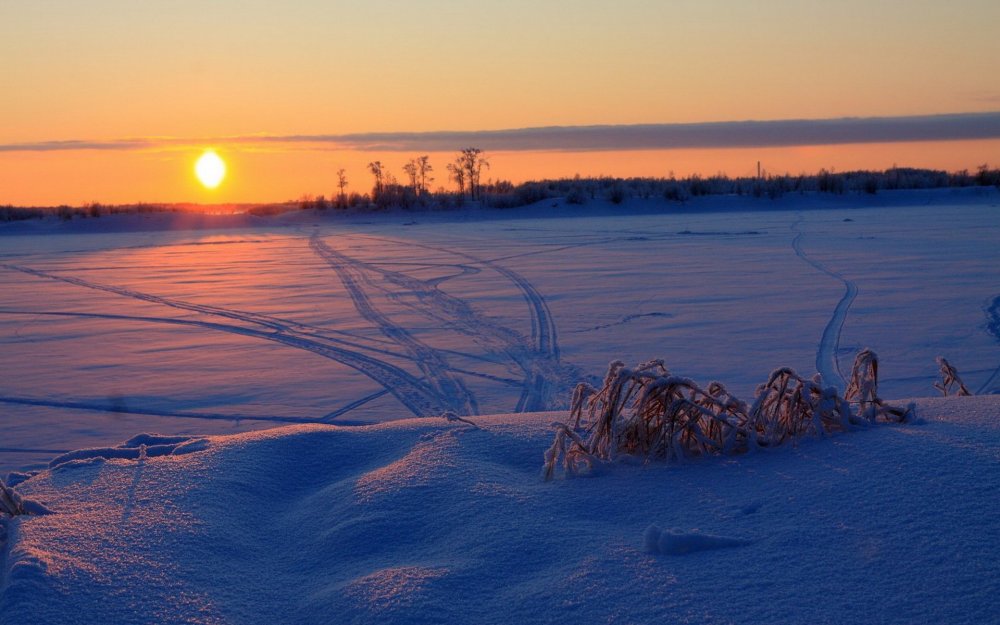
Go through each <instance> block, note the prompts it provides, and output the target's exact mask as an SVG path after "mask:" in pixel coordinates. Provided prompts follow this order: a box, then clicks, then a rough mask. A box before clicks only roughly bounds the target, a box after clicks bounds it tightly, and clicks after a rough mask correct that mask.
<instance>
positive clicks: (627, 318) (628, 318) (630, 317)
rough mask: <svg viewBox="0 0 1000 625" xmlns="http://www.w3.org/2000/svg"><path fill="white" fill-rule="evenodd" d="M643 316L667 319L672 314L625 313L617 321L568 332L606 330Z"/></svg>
mask: <svg viewBox="0 0 1000 625" xmlns="http://www.w3.org/2000/svg"><path fill="white" fill-rule="evenodd" d="M643 317H665V318H668V319H669V318H671V317H673V315H672V314H670V313H665V312H651V313H636V314H633V315H625V316H624V317H622V318H621V319H619V320H618V321H615V322H614V323H605V324H602V325H599V326H594V327H592V328H582V329H580V330H570V331H569V332H571V333H574V334H579V333H581V332H595V331H597V330H606V329H608V328H614V327H616V326H621V325H625V324H627V323H631V322H632V321H635V320H636V319H642V318H643Z"/></svg>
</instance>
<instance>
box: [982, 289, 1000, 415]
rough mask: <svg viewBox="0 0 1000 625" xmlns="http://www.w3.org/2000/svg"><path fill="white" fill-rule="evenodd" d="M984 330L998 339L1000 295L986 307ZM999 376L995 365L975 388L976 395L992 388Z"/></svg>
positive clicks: (999, 331) (999, 370)
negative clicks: (991, 373) (985, 378)
mask: <svg viewBox="0 0 1000 625" xmlns="http://www.w3.org/2000/svg"><path fill="white" fill-rule="evenodd" d="M985 311H986V331H987V332H988V333H990V334H992V335H993V337H994V338H996V339H997V340H998V341H1000V295H997V296H996V297H994V298H993V301H991V302H990V304H989V306H987V307H986V309H985ZM997 378H1000V367H997V368H996V369H995V370H994V371H993V375H991V376H990V377H989V378H988V379H987V380H986V381H985V382H983V385H982V386H980V387H979V389H978V390H976V395H982V394H983V393H988V392H990V391H991V390H992V387H993V383H994V382H995V381H996V380H997Z"/></svg>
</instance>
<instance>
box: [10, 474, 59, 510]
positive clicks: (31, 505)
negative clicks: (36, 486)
mask: <svg viewBox="0 0 1000 625" xmlns="http://www.w3.org/2000/svg"><path fill="white" fill-rule="evenodd" d="M51 513H52V511H51V510H49V509H48V508H46V507H45V506H44V505H42V504H40V503H38V502H37V501H33V500H31V499H24V498H23V497H21V495H20V494H18V492H17V491H16V490H14V489H13V488H12V487H10V486H7V483H6V482H4V481H3V480H2V479H0V520H3V518H4V517H5V516H9V517H15V516H22V515H26V514H36V515H38V514H51Z"/></svg>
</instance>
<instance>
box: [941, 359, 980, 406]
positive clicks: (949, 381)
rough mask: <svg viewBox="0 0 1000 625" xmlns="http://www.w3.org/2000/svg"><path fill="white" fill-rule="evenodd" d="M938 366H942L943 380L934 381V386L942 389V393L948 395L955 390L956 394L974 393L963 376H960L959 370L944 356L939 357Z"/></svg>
mask: <svg viewBox="0 0 1000 625" xmlns="http://www.w3.org/2000/svg"><path fill="white" fill-rule="evenodd" d="M937 364H938V367H940V368H941V381H940V382H935V383H934V388H936V389H937V390H939V391H941V394H942V395H944V396H945V397H947V396H948V395H949V394H950V393H952V392H954V393H955V395H972V393H971V392H970V391H969V389H967V388H966V387H965V383H964V382H962V378H960V377H958V371H956V370H955V367H953V366H951V363H949V362H948V361H947V360H945V359H944V357H943V356H938V357H937Z"/></svg>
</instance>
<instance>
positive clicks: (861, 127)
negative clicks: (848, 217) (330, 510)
mask: <svg viewBox="0 0 1000 625" xmlns="http://www.w3.org/2000/svg"><path fill="white" fill-rule="evenodd" d="M996 138H1000V112H990V113H958V114H949V115H921V116H909V117H845V118H840V119H792V120H775V121H734V122H706V123H697V124H636V125H616V126H615V125H609V126H551V127H543V128H520V129H511V130H474V131H441V132H371V133H356V134H314V135H244V136H232V137H202V138H186V139H184V138H163V137H159V138H142V139H116V140H111V141H80V140H72V141H43V142H37V143H12V144H0V152H29V151H30V152H46V151H56V150H139V149H156V148H169V147H171V146H173V147H179V146H196V145H206V144H211V145H215V146H220V145H257V146H261V145H286V146H288V147H295V146H300V147H301V146H310V147H311V148H314V149H315V148H317V147H323V148H327V149H341V150H359V151H371V152H378V151H403V152H448V151H454V150H459V149H461V148H464V147H468V146H475V147H478V148H482V149H484V150H489V151H500V152H505V151H528V150H536V151H605V150H607V151H610V150H669V149H681V148H706V149H712V148H753V147H782V146H796V145H834V144H846V143H896V142H907V141H953V140H963V139H996Z"/></svg>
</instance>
